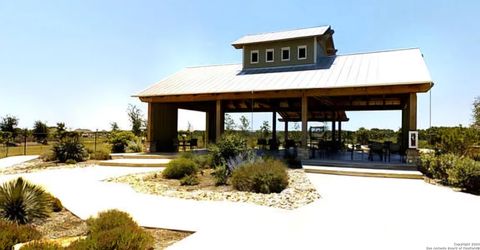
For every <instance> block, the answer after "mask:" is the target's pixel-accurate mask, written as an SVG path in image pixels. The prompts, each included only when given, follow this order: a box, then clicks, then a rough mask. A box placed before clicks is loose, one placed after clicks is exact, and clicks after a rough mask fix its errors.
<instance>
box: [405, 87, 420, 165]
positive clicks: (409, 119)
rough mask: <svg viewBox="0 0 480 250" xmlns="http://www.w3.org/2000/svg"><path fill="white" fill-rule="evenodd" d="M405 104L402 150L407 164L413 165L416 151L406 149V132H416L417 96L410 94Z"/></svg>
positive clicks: (416, 156) (416, 154)
mask: <svg viewBox="0 0 480 250" xmlns="http://www.w3.org/2000/svg"><path fill="white" fill-rule="evenodd" d="M405 104H406V105H405V107H404V109H403V110H402V149H403V150H405V155H406V160H407V163H414V162H415V161H416V159H417V158H418V150H416V149H409V148H408V140H409V137H408V132H409V131H414V130H417V94H416V93H410V94H409V95H408V96H407V97H406V100H405ZM417 144H418V141H417Z"/></svg>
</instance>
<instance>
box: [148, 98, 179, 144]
mask: <svg viewBox="0 0 480 250" xmlns="http://www.w3.org/2000/svg"><path fill="white" fill-rule="evenodd" d="M177 123H178V108H177V107H176V106H175V105H174V104H166V103H149V105H148V132H147V136H148V137H149V138H148V140H149V146H150V148H149V151H150V152H174V151H176V149H177V148H176V145H175V143H174V140H175V139H176V138H177Z"/></svg>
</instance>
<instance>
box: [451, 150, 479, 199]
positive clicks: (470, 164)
mask: <svg viewBox="0 0 480 250" xmlns="http://www.w3.org/2000/svg"><path fill="white" fill-rule="evenodd" d="M447 174H448V183H449V184H450V185H452V186H454V187H459V188H461V189H463V190H465V191H468V192H477V191H480V163H479V162H476V161H475V160H473V159H470V158H468V157H460V158H457V159H456V161H455V163H454V164H453V166H452V167H451V168H448V169H447Z"/></svg>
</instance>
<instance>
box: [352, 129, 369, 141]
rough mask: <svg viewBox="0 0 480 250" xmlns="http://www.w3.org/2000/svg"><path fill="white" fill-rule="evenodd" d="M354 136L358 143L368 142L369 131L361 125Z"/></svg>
mask: <svg viewBox="0 0 480 250" xmlns="http://www.w3.org/2000/svg"><path fill="white" fill-rule="evenodd" d="M355 137H356V138H357V142H358V143H360V144H363V145H365V144H368V140H369V139H370V133H369V131H368V130H367V129H365V128H364V127H361V128H359V129H358V130H357V132H355Z"/></svg>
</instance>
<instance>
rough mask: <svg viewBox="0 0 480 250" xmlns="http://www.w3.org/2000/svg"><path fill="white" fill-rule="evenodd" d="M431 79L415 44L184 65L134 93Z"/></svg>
mask: <svg viewBox="0 0 480 250" xmlns="http://www.w3.org/2000/svg"><path fill="white" fill-rule="evenodd" d="M419 83H432V79H431V77H430V73H429V72H428V69H427V66H426V65H425V62H424V60H423V56H422V53H421V52H420V50H419V49H402V50H391V51H381V52H372V53H361V54H351V55H336V56H330V57H325V58H324V59H322V60H319V62H318V64H317V65H310V66H303V67H296V66H291V67H284V68H277V69H273V68H270V69H256V70H242V65H241V64H230V65H218V66H203V67H191V68H185V69H183V70H181V71H179V72H177V73H175V74H173V75H171V76H169V77H167V78H165V79H163V80H161V81H159V82H157V83H156V84H154V85H152V86H150V87H149V88H147V89H145V90H143V91H141V92H140V93H138V94H137V95H135V96H138V97H148V96H166V95H185V94H208V93H232V92H252V91H254V92H256V91H269V90H293V89H322V88H344V87H369V86H389V85H405V84H419Z"/></svg>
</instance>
